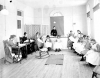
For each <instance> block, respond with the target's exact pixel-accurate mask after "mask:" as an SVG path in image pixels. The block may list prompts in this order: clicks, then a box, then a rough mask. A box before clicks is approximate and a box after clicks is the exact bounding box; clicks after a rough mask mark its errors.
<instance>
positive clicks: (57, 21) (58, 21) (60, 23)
mask: <svg viewBox="0 0 100 78" xmlns="http://www.w3.org/2000/svg"><path fill="white" fill-rule="evenodd" d="M50 26H51V30H52V29H53V26H55V27H56V29H57V33H58V35H64V17H63V16H55V17H50Z"/></svg>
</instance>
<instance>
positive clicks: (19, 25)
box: [17, 20, 21, 29]
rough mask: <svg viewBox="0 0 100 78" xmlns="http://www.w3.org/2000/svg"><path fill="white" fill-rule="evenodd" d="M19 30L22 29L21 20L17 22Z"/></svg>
mask: <svg viewBox="0 0 100 78" xmlns="http://www.w3.org/2000/svg"><path fill="white" fill-rule="evenodd" d="M17 29H21V20H17Z"/></svg>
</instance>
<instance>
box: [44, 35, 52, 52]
mask: <svg viewBox="0 0 100 78" xmlns="http://www.w3.org/2000/svg"><path fill="white" fill-rule="evenodd" d="M45 47H47V48H48V51H50V50H51V48H52V42H51V39H50V36H49V35H47V37H46V40H45Z"/></svg>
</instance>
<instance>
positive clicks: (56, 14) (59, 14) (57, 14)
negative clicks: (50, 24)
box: [53, 12, 62, 16]
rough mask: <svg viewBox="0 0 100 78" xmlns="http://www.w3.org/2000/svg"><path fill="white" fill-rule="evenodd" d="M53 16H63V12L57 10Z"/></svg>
mask: <svg viewBox="0 0 100 78" xmlns="http://www.w3.org/2000/svg"><path fill="white" fill-rule="evenodd" d="M53 16H62V14H61V13H60V12H56V13H54V14H53Z"/></svg>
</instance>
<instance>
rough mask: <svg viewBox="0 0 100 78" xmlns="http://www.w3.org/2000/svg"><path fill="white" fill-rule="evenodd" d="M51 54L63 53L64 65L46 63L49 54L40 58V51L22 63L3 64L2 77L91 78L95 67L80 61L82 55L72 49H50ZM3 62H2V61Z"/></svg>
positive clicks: (0, 70)
mask: <svg viewBox="0 0 100 78" xmlns="http://www.w3.org/2000/svg"><path fill="white" fill-rule="evenodd" d="M49 53H50V54H63V55H64V60H63V65H52V64H51V65H45V62H46V60H47V59H48V56H46V57H44V58H43V59H38V58H36V57H35V56H37V55H38V52H36V53H33V54H32V55H31V54H30V55H28V58H27V59H24V60H22V62H21V64H20V63H16V64H2V67H1V68H0V74H2V75H1V76H0V78H91V75H92V70H93V67H90V66H88V65H86V64H85V62H80V61H79V60H80V58H81V57H80V56H78V55H76V54H74V53H73V52H72V51H70V50H63V51H61V52H53V51H50V52H49ZM1 63H2V62H1Z"/></svg>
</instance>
